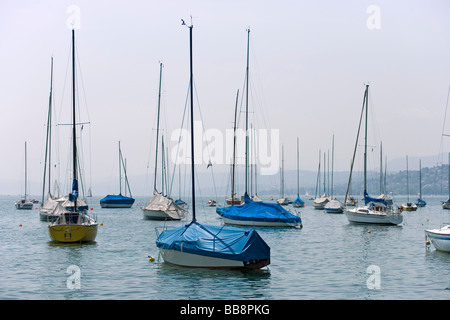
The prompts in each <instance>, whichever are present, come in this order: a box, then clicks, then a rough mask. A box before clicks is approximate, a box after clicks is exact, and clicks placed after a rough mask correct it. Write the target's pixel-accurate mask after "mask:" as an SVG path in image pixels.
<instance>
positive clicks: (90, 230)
mask: <svg viewBox="0 0 450 320" xmlns="http://www.w3.org/2000/svg"><path fill="white" fill-rule="evenodd" d="M97 229H98V224H90V225H79V224H60V225H55V226H49V227H48V231H49V234H50V238H51V239H52V240H53V241H58V242H90V241H94V240H95V237H96V236H97Z"/></svg>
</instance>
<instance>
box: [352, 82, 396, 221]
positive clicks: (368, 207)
mask: <svg viewBox="0 0 450 320" xmlns="http://www.w3.org/2000/svg"><path fill="white" fill-rule="evenodd" d="M368 99H369V85H366V90H365V92H364V99H363V107H362V110H361V117H360V122H359V127H358V134H357V138H356V143H355V149H354V151H353V159H352V165H351V169H350V175H349V182H348V185H347V192H346V194H345V200H344V203H346V202H347V195H348V189H349V185H350V183H351V176H352V171H353V164H354V161H355V153H356V148H357V146H358V136H359V131H360V129H361V122H362V117H363V113H364V109H365V123H366V125H365V142H364V205H363V206H358V207H355V208H352V209H348V208H345V209H344V213H345V215H346V216H347V219H348V221H349V222H353V223H369V224H388V225H397V224H400V223H402V221H403V216H402V214H401V213H400V212H398V211H394V210H393V208H392V207H391V206H388V205H387V204H386V202H385V200H384V199H382V198H371V197H369V195H368V193H367V118H368Z"/></svg>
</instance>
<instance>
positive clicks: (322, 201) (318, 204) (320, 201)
mask: <svg viewBox="0 0 450 320" xmlns="http://www.w3.org/2000/svg"><path fill="white" fill-rule="evenodd" d="M320 159H321V152H320V150H319V168H318V170H317V181H316V195H317V194H318V193H319V194H320V191H318V190H320ZM324 163H325V153H324ZM324 167H325V164H324ZM323 172H324V174H323V177H324V179H323V181H324V183H323V189H324V190H323V194H322V196H319V197H317V196H316V198H315V199H314V201H313V207H314V209H316V210H323V209H324V208H325V205H326V204H327V203H328V201H330V197H329V196H328V195H327V194H326V192H325V170H323Z"/></svg>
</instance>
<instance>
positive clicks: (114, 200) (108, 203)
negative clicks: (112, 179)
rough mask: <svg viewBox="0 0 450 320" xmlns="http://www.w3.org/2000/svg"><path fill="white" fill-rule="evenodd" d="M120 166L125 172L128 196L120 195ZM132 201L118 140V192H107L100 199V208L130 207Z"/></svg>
mask: <svg viewBox="0 0 450 320" xmlns="http://www.w3.org/2000/svg"><path fill="white" fill-rule="evenodd" d="M122 167H123V172H124V174H125V187H126V188H127V189H128V192H129V194H130V196H129V197H127V196H124V195H122ZM133 203H134V198H133V197H132V196H131V190H130V184H129V183H128V178H127V170H126V168H125V165H124V161H123V157H122V150H121V149H120V141H119V194H118V195H114V194H108V195H107V196H106V197H104V198H103V199H101V200H100V205H101V207H102V208H130V207H131V206H132V205H133Z"/></svg>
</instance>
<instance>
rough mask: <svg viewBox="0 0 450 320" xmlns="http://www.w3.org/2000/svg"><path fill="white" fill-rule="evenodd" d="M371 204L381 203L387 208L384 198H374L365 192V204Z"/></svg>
mask: <svg viewBox="0 0 450 320" xmlns="http://www.w3.org/2000/svg"><path fill="white" fill-rule="evenodd" d="M369 202H380V203H382V204H384V205H385V206H387V202H386V200H384V198H372V197H370V196H369V194H368V193H367V191H366V190H364V203H365V204H368V203H369Z"/></svg>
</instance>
